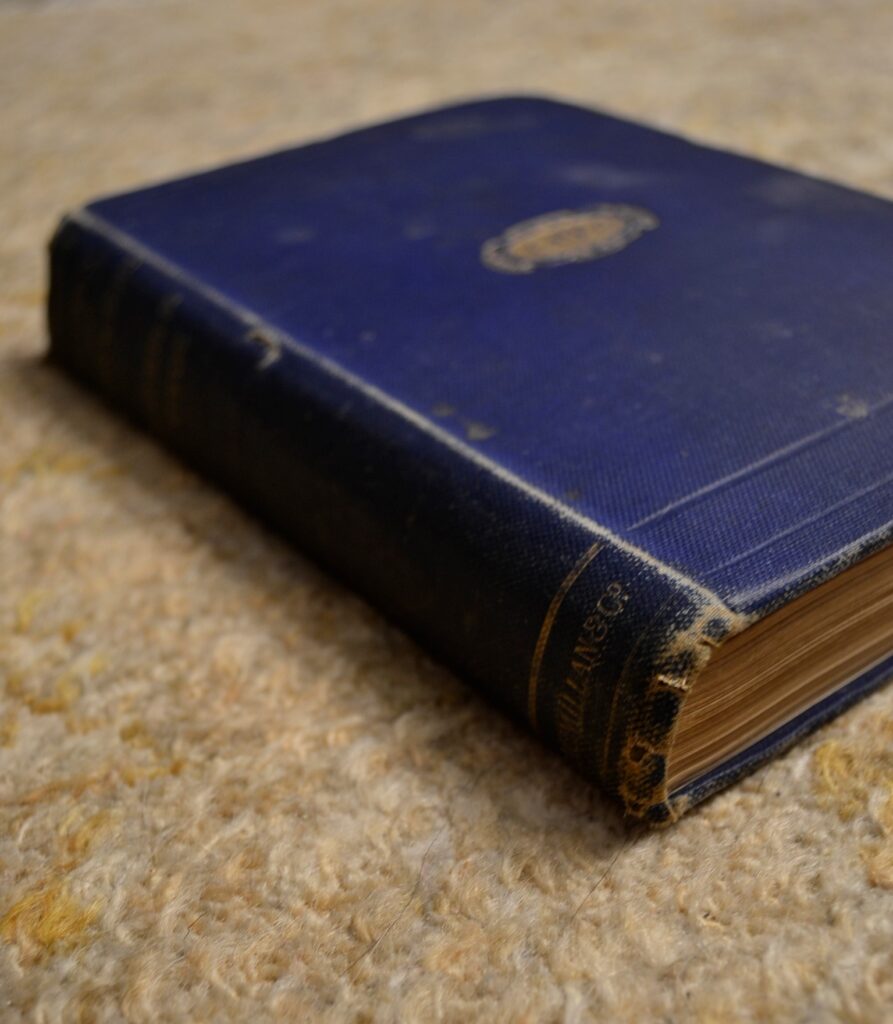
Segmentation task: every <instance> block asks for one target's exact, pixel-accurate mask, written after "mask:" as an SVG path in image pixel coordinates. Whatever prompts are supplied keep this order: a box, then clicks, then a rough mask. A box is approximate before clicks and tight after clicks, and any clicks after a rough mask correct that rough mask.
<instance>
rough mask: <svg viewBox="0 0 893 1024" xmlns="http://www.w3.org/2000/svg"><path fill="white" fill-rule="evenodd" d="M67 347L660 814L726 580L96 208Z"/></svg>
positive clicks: (259, 504)
mask: <svg viewBox="0 0 893 1024" xmlns="http://www.w3.org/2000/svg"><path fill="white" fill-rule="evenodd" d="M49 330H50V352H51V356H52V358H53V359H54V360H55V361H56V362H57V363H58V364H60V365H62V366H63V367H64V368H65V369H67V370H68V371H69V372H71V373H72V374H74V375H75V376H76V377H78V378H79V379H80V380H82V381H83V382H84V383H86V384H87V385H89V386H90V387H91V388H93V389H94V390H95V391H97V392H98V393H99V394H101V395H102V396H103V397H104V398H105V399H107V400H108V401H109V402H111V403H112V404H114V405H115V406H116V407H118V408H119V409H120V410H122V411H123V412H125V413H126V414H127V415H128V416H130V417H131V418H132V419H133V420H135V421H136V422H137V423H139V424H140V425H142V426H144V427H145V428H147V429H149V430H151V431H152V432H153V433H154V434H156V435H157V436H158V437H159V438H160V439H161V440H162V441H163V442H164V443H166V444H167V445H168V446H170V447H171V448H172V449H174V450H175V451H177V452H178V453H179V454H180V455H181V456H183V457H184V458H185V459H186V460H187V461H188V462H190V463H191V464H192V465H194V466H196V467H197V468H198V469H199V470H201V471H202V472H204V473H205V474H207V475H208V476H210V477H211V478H213V479H214V480H216V481H217V482H218V483H220V484H222V485H223V486H224V487H225V488H227V489H228V490H229V491H230V492H231V493H232V494H233V495H234V496H236V497H237V498H239V499H240V500H241V501H242V502H243V503H245V504H246V505H247V506H248V507H250V508H251V509H252V510H254V511H255V512H257V513H258V514H260V515H261V516H262V517H263V518H264V519H265V520H266V521H268V522H269V523H271V524H272V525H273V526H274V527H276V528H277V529H278V530H280V531H281V532H282V533H284V534H285V535H286V536H288V537H289V538H290V539H293V540H295V541H296V542H298V543H299V544H301V546H302V547H304V548H305V549H306V550H308V551H309V552H310V553H311V554H313V555H314V556H315V557H316V558H317V559H319V560H320V561H321V562H323V563H324V564H325V565H326V566H328V567H329V568H331V569H332V570H334V571H335V572H336V573H337V574H339V575H340V576H341V577H343V578H345V579H346V580H347V581H349V582H350V583H351V584H352V585H354V586H355V587H356V588H357V589H358V590H360V591H361V592H362V593H363V594H365V595H366V596H367V597H368V598H369V599H370V600H372V601H373V602H374V603H375V604H377V605H378V606H379V607H381V608H382V609H383V610H384V611H385V612H386V613H387V614H389V615H390V616H392V617H393V618H394V619H395V620H396V621H398V622H399V623H400V624H401V625H402V626H403V627H404V628H406V629H407V630H408V631H409V632H410V633H411V634H412V635H413V636H415V637H416V638H418V639H419V640H420V641H421V642H422V643H423V645H425V646H426V647H427V648H428V649H429V650H430V651H432V653H434V654H435V655H436V656H437V657H439V658H440V659H441V660H443V661H444V662H446V663H447V664H449V665H450V666H451V667H452V668H453V669H455V670H456V671H457V672H459V673H460V674H461V675H462V676H463V677H464V678H466V679H468V680H470V681H472V682H474V683H475V684H476V685H477V686H478V687H479V688H481V689H482V690H483V691H484V692H485V693H486V694H488V695H489V696H490V697H491V698H492V699H495V700H496V701H497V702H499V703H500V704H502V705H503V706H504V707H506V708H507V709H508V710H509V711H510V712H512V713H513V714H514V715H515V716H516V717H518V718H523V719H525V720H526V721H528V722H529V723H530V724H531V725H532V726H533V727H534V728H535V729H536V731H537V732H538V733H539V734H540V735H541V736H542V737H543V738H544V739H545V740H546V741H547V742H548V743H549V744H550V745H551V746H553V747H555V748H557V749H558V750H560V751H561V752H562V753H563V754H564V755H565V756H566V757H568V758H569V759H570V760H571V761H572V762H573V763H574V764H575V765H576V766H577V767H578V769H579V770H580V771H581V773H582V774H583V775H584V776H586V777H587V778H589V779H591V780H593V781H596V782H598V783H600V784H601V785H602V786H603V787H604V788H605V789H607V790H608V791H609V792H610V793H612V794H614V795H615V796H617V797H619V798H620V800H621V801H622V803H623V806H624V809H625V810H626V812H627V813H628V814H629V815H631V816H633V817H635V818H640V819H645V820H648V821H651V822H654V823H661V822H665V821H668V820H671V819H672V818H673V817H675V816H676V815H677V814H678V813H679V812H680V811H681V810H682V809H683V807H682V802H674V800H673V798H672V794H669V793H668V792H667V788H666V759H667V753H668V750H669V746H670V743H671V742H672V733H673V725H674V722H675V719H676V716H677V714H678V710H679V707H680V704H681V701H682V700H683V699H684V696H685V693H686V692H687V690H688V688H689V686H690V683H691V680H692V679H693V678H694V676H695V675H696V674H697V672H698V671H699V669H700V668H701V667H702V665H703V663H704V661H705V660H706V657H707V656H708V655H709V652H710V650H711V648H712V647H713V646H715V645H716V644H717V643H719V642H720V641H721V640H722V639H723V638H724V637H725V636H727V635H729V633H730V632H732V631H734V630H736V629H738V628H741V622H740V620H739V619H738V618H737V617H736V616H734V615H733V614H732V613H731V612H729V611H728V609H727V608H725V607H724V606H723V605H722V604H721V603H720V602H719V601H718V600H717V599H716V598H715V597H714V596H713V595H712V594H710V593H708V592H706V591H704V590H703V589H701V588H699V587H698V586H696V585H695V584H693V583H692V582H691V581H689V580H687V579H685V578H684V577H682V576H680V575H679V574H677V573H675V572H674V571H673V570H672V569H670V568H668V567H666V566H663V565H661V564H659V563H657V562H655V561H654V560H653V559H651V558H650V557H648V556H647V555H645V554H644V553H643V552H641V551H638V550H637V549H635V548H633V547H632V546H630V545H629V544H626V543H625V542H623V541H622V540H620V539H619V538H617V537H614V536H613V535H611V534H610V533H609V532H608V531H607V530H605V529H604V528H602V527H601V526H600V525H599V524H597V523H594V522H591V521H590V520H588V519H586V518H585V517H583V516H581V515H579V514H578V513H575V512H574V510H573V509H571V508H568V507H566V506H564V505H563V504H561V503H560V502H558V501H556V500H554V499H553V498H551V497H550V496H549V495H546V494H543V493H541V492H539V491H537V490H536V489H534V488H532V487H530V486H528V485H527V484H525V482H524V481H523V480H520V479H518V478H516V477H515V476H513V475H512V474H511V473H510V472H508V471H506V470H504V469H503V468H502V467H500V466H498V465H496V464H494V463H492V462H490V461H489V460H488V459H487V458H486V457H485V456H484V455H482V454H481V453H480V451H479V450H477V449H475V448H474V447H473V446H472V445H470V444H468V443H465V442H464V441H461V440H459V439H458V438H455V437H453V436H452V435H450V434H448V433H447V432H446V431H445V430H443V429H442V428H441V427H440V426H438V425H437V424H434V423H432V422H430V421H429V420H428V419H426V418H425V417H423V416H421V415H419V414H418V413H416V412H414V411H413V410H412V409H409V408H406V407H404V406H402V405H401V404H400V403H399V402H397V401H395V400H394V399H393V398H391V397H390V396H388V395H385V394H383V393H381V392H379V391H377V390H376V389H375V388H374V387H373V386H372V385H370V384H368V383H367V382H364V381H362V380H358V379H357V378H355V377H353V376H351V375H350V374H349V373H348V372H346V371H344V370H343V369H341V368H340V367H338V366H337V365H334V364H332V363H331V362H329V361H327V360H326V359H325V358H324V357H322V356H320V355H319V354H318V353H317V352H315V351H314V350H313V349H312V348H309V347H307V346H305V345H303V344H302V343H301V342H300V341H299V340H296V339H293V338H290V337H287V336H285V335H283V334H282V333H280V332H279V331H277V330H276V329H275V327H273V326H271V325H269V324H266V323H263V322H261V321H259V320H258V319H257V318H256V317H254V316H253V315H252V313H251V312H250V311H248V310H244V309H240V308H239V307H237V306H236V305H235V304H234V303H232V302H231V301H229V300H228V299H227V298H226V297H225V296H222V295H220V294H218V293H215V292H214V291H213V290H212V289H209V288H207V287H205V286H203V285H202V283H201V282H199V281H196V280H194V279H192V278H190V277H189V276H188V275H186V274H184V273H183V272H181V271H180V270H179V269H178V268H177V267H174V266H171V265H169V264H167V263H165V261H164V260H163V259H162V258H160V257H158V256H157V255H156V254H153V253H151V252H147V251H145V250H143V249H142V248H141V247H140V246H139V244H138V243H137V242H136V241H135V240H133V239H130V238H128V237H127V236H125V235H122V234H121V233H120V232H119V231H117V230H115V229H113V228H111V227H110V226H108V225H107V224H105V223H104V222H103V221H102V220H101V219H99V218H97V217H96V216H95V215H93V214H92V213H90V212H89V211H86V212H83V213H80V214H75V215H73V216H72V217H71V218H67V219H66V220H65V221H63V223H62V224H61V225H60V228H59V230H58V231H57V233H56V235H55V236H54V239H53V241H52V244H51V247H50V299H49Z"/></svg>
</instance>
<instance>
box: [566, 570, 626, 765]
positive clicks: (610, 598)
mask: <svg viewBox="0 0 893 1024" xmlns="http://www.w3.org/2000/svg"><path fill="white" fill-rule="evenodd" d="M628 600H629V593H628V592H627V590H626V588H625V587H624V586H623V584H622V583H621V582H620V581H619V580H615V581H614V582H613V583H609V584H608V586H607V587H606V588H605V591H604V593H603V594H602V595H601V597H600V598H599V599H598V602H597V604H596V606H595V608H594V609H593V610H592V611H591V612H590V613H589V615H588V616H587V617H586V620H585V621H584V623H583V626H582V628H581V630H580V632H579V634H578V636H577V639H576V642H575V644H574V650H573V653H572V654H571V662H570V665H569V667H568V671H567V674H566V675H565V677H564V681H563V682H562V683H561V686H560V687H559V689H558V696H557V697H556V707H557V713H556V727H557V730H558V744H559V746H560V748H561V749H562V750H564V751H566V752H567V753H569V754H571V755H572V756H573V755H576V754H577V753H578V752H579V746H580V743H581V741H582V740H583V737H584V735H585V731H584V724H585V723H584V717H585V714H586V702H587V699H588V697H589V694H590V693H591V692H592V686H593V682H594V679H595V676H596V673H597V672H598V669H599V667H600V666H601V663H602V659H603V657H604V650H605V641H606V640H607V638H608V633H609V632H610V629H611V624H612V622H613V621H614V620H615V619H616V618H617V617H618V616H619V615H620V614H621V613H622V612H623V609H624V608H625V607H626V602H627V601H628Z"/></svg>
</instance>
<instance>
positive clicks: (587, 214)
mask: <svg viewBox="0 0 893 1024" xmlns="http://www.w3.org/2000/svg"><path fill="white" fill-rule="evenodd" d="M659 223H660V221H659V220H658V219H657V217H656V216H655V214H653V213H652V212H651V211H650V210H646V209H645V208H644V207H642V206H629V205H627V204H625V203H600V204H599V205H598V206H589V207H586V208H585V209H582V210H554V211H553V212H552V213H544V214H541V215H540V216H539V217H532V218H531V219H530V220H522V221H520V222H519V223H517V224H513V225H512V226H511V227H510V228H507V229H506V230H505V231H503V232H502V234H501V235H497V236H496V237H495V238H488V239H487V241H486V242H484V244H483V245H482V246H481V262H482V263H483V264H484V266H485V267H489V268H490V270H498V271H500V272H501V273H503V274H529V273H530V272H531V271H533V270H536V269H537V267H557V266H561V264H563V263H583V262H586V261H588V260H598V259H601V258H602V257H604V256H610V255H611V254H612V253H615V252H619V251H620V250H621V249H625V248H626V247H627V246H628V245H629V244H630V242H634V241H635V240H636V239H637V238H638V237H639V236H640V235H643V234H644V233H645V232H646V231H652V230H654V228H656V227H657V226H658V224H659Z"/></svg>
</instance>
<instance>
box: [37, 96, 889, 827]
mask: <svg viewBox="0 0 893 1024" xmlns="http://www.w3.org/2000/svg"><path fill="white" fill-rule="evenodd" d="M891 266H893V204H890V203H888V202H885V201H883V200H881V199H878V198H875V197H872V196H869V195H865V194H861V193H859V192H857V191H853V190H851V189H848V188H843V187H840V186H837V185H833V184H829V183H827V182H823V181H819V180H816V179H815V178H811V177H807V176H804V175H801V174H797V173H794V172H791V171H788V170H783V169H780V168H778V167H773V166H769V165H767V164H765V163H762V162H760V161H757V160H752V159H746V158H744V157H741V156H736V155H732V154H730V153H726V152H720V151H717V150H715V149H710V148H706V147H704V146H700V145H694V144H692V143H691V142H688V141H685V140H683V139H681V138H676V137H673V136H671V135H667V134H663V133H661V132H659V131H656V130H652V129H650V128H647V127H643V126H640V125H637V124H632V123H628V122H626V121H623V120H618V119H616V118H613V117H609V116H605V115H602V114H599V113H595V112H592V111H589V110H585V109H581V108H579V107H575V106H571V105H567V104H563V103H558V102H553V101H550V100H544V99H536V98H524V97H522V98H510V99H498V100H486V101H480V102H473V103H468V104H464V105H461V106H456V107H452V108H447V109H440V110H435V111H433V112H428V113H424V114H421V115H418V116H414V117H408V118H405V119H403V120H399V121H395V122H393V123H389V124H383V125H380V126H377V127H373V128H368V129H364V130H361V131H354V132H352V133H350V134H347V135H344V136H342V137H340V138H335V139H330V140H327V141H323V142H319V143H316V144H313V145H306V146H302V147H299V148H296V149H291V150H288V151H285V152H279V153H274V154H272V155H268V156H264V157H262V158H260V159H256V160H251V161H248V162H244V163H239V164H235V165H232V166H228V167H223V168H220V169H216V170H211V171H208V172H205V173H201V174H197V175H195V176H192V177H188V178H184V179H182V180H178V181H172V182H168V183H165V184H160V185H156V186H153V187H150V188H146V189H143V190H141V191H137V192H132V193H130V194H126V195H118V196H113V197H110V198H104V199H100V200H98V201H97V202H93V203H91V204H89V205H88V206H87V207H86V208H84V209H82V210H79V211H77V212H75V213H73V214H71V215H70V216H68V217H67V218H65V220H64V221H63V222H62V224H61V225H60V227H59V229H58V231H57V233H56V235H55V237H54V238H53V241H52V244H51V281H50V299H49V327H50V338H51V355H52V357H53V358H54V359H55V360H57V361H58V363H59V364H61V365H62V366H63V367H65V368H66V369H68V370H69V371H70V372H71V373H73V374H75V375H76V376H77V377H79V378H80V379H81V380H83V381H84V382H86V383H87V384H88V385H90V386H91V387H92V388H94V389H95V390H97V391H98V392H99V393H101V394H102V395H103V396H105V397H106V398H107V399H108V400H109V401H111V402H112V403H114V404H115V405H116V406H118V407H119V408H120V409H121V410H123V411H125V412H126V413H127V414H129V415H130V416H131V417H133V418H134V419H135V420H136V421H137V422H139V423H141V424H143V425H145V426H146V427H147V428H148V429H149V430H151V431H153V432H154V433H156V434H157V435H158V436H159V437H160V438H162V439H163V441H164V442H165V443H167V444H168V445H169V446H171V447H172V448H174V449H176V450H177V451H178V452H180V453H181V454H182V455H183V456H184V457H185V458H187V459H188V460H189V461H190V462H191V463H193V464H194V465H196V466H197V467H199V468H200V469H201V470H203V471H204V472H205V473H207V474H208V475H209V476H210V477H212V478H214V479H215V480H217V481H218V482H219V483H220V484H221V485H223V486H224V487H226V488H227V489H228V490H229V491H230V492H232V493H233V494H234V495H236V496H238V497H239V498H240V499H242V500H243V501H244V502H245V503H247V504H248V505H249V506H250V507H251V508H252V509H254V510H256V511H257V512H259V513H260V514H261V515H263V516H264V517H265V518H266V520H267V521H269V522H270V523H272V524H273V525H274V526H275V527H277V528H278V529H279V530H280V531H282V532H284V533H285V534H287V535H288V536H289V537H291V538H293V539H294V540H295V541H297V542H299V543H300V544H301V545H302V546H303V547H304V548H305V549H306V550H307V551H309V552H311V553H312V554H313V555H314V556H315V557H316V558H318V559H319V560H320V561H322V562H323V563H324V564H325V565H327V566H328V567H330V568H331V569H332V570H333V571H335V572H336V573H337V574H339V575H340V576H341V577H343V578H346V579H347V580H349V581H350V582H351V583H352V584H353V585H354V586H355V587H356V588H357V589H358V590H360V591H361V592H362V593H363V594H365V595H366V596H367V597H368V598H369V599H370V600H372V601H373V602H375V603H376V604H377V605H378V606H379V607H381V608H382V609H384V610H385V611H386V612H387V613H388V614H389V615H390V616H392V617H393V619H394V620H396V621H397V622H399V623H401V624H402V625H403V627H404V628H405V629H406V630H407V631H409V632H410V633H411V634H412V635H413V636H415V637H417V638H418V639H419V640H420V641H421V642H422V643H423V644H424V645H425V646H426V647H427V649H429V650H430V651H432V652H433V653H434V654H435V655H436V656H438V657H439V658H440V659H442V660H443V661H444V662H446V663H448V664H449V665H450V666H452V667H453V668H454V669H455V670H456V671H457V672H458V673H459V674H460V675H461V676H462V677H463V678H465V679H467V680H469V681H471V682H473V683H474V684H476V685H477V686H479V687H480V688H482V690H483V691H484V692H486V693H487V694H489V696H490V697H491V698H492V699H494V700H496V701H497V702H499V703H501V704H502V705H503V706H505V707H506V708H507V709H509V711H510V712H511V713H513V714H514V715H515V716H517V717H519V718H522V719H524V720H525V721H527V722H528V723H529V724H530V726H531V727H532V728H533V729H535V730H536V731H537V732H538V733H539V734H540V735H541V736H542V737H543V739H544V740H545V741H546V742H547V743H549V744H550V745H552V746H553V747H555V748H557V749H558V750H560V751H561V752H562V753H563V754H564V755H565V756H566V757H567V758H569V759H570V760H571V761H572V762H573V763H574V764H575V765H576V766H577V767H578V769H579V770H580V772H581V773H582V774H583V775H584V776H586V777H587V778H589V779H591V780H593V781H595V782H597V783H599V784H600V785H601V786H602V787H604V788H605V789H606V790H607V791H608V792H609V793H611V794H613V795H614V796H615V797H617V798H618V799H619V800H620V801H621V803H622V805H623V807H624V809H625V811H626V812H627V814H629V815H630V816H632V817H634V818H637V819H644V820H647V821H649V822H652V823H662V822H667V821H671V820H673V819H675V818H676V817H677V816H678V815H679V814H680V813H682V812H683V811H684V810H685V809H686V808H688V807H689V806H690V805H691V804H692V803H694V802H695V801H697V800H699V799H701V798H703V797H705V796H707V795H708V794H709V793H711V792H712V791H714V790H716V789H718V788H719V787H721V786H723V785H725V784H727V783H729V782H731V781H732V780H734V779H735V778H737V777H739V776H740V775H742V773H744V772H747V771H749V770H751V769H752V768H753V767H754V766H756V765H758V764H759V763H761V762H762V761H764V760H765V759H766V758H768V757H769V756H770V755H772V754H773V753H774V752H776V751H778V750H780V749H782V748H784V747H786V746H788V745H789V744H791V743H792V742H793V741H794V740H796V739H797V737H798V736H800V735H802V734H803V733H805V732H806V731H808V730H810V729H813V728H814V727H815V726H817V725H818V724H819V723H821V722H823V721H826V720H827V719H828V718H829V717H830V716H832V715H834V714H835V713H837V712H838V711H840V710H841V709H842V708H844V707H845V706H847V705H848V704H851V703H852V702H853V701H855V700H856V699H857V698H858V697H860V696H861V695H863V694H865V693H866V692H868V691H869V690H871V689H872V688H873V687H876V686H878V685H879V684H880V683H881V682H882V681H883V680H884V679H885V678H886V677H888V676H889V675H890V674H893V614H891V610H893V547H891V546H889V541H890V539H891V521H893V347H891V341H893V288H891V285H890V268H891Z"/></svg>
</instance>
